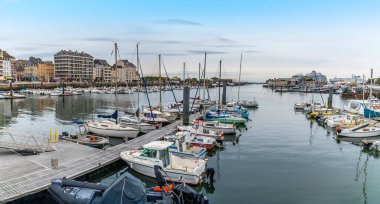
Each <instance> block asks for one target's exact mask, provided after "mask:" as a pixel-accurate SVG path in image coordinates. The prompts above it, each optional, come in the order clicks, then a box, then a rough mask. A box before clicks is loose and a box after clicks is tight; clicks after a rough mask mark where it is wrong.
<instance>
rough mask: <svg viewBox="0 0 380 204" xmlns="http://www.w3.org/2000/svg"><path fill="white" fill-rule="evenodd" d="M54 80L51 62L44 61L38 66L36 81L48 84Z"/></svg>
mask: <svg viewBox="0 0 380 204" xmlns="http://www.w3.org/2000/svg"><path fill="white" fill-rule="evenodd" d="M53 78H54V64H53V62H51V61H45V62H41V63H39V64H38V79H39V80H40V81H47V82H49V81H50V80H51V79H53Z"/></svg>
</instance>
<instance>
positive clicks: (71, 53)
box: [54, 50, 93, 58]
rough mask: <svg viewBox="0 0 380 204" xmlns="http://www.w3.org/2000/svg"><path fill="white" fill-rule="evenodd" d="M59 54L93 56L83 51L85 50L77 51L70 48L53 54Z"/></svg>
mask: <svg viewBox="0 0 380 204" xmlns="http://www.w3.org/2000/svg"><path fill="white" fill-rule="evenodd" d="M60 55H73V56H81V57H90V58H93V57H92V56H91V55H89V54H87V53H85V52H78V51H75V52H73V51H71V50H68V51H67V50H61V51H59V52H58V53H56V54H55V55H54V57H55V56H60Z"/></svg>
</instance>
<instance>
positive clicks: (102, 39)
mask: <svg viewBox="0 0 380 204" xmlns="http://www.w3.org/2000/svg"><path fill="white" fill-rule="evenodd" d="M83 40H85V41H90V42H112V41H115V40H117V39H114V38H109V37H94V38H85V39H83Z"/></svg>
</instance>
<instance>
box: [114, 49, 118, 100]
mask: <svg viewBox="0 0 380 204" xmlns="http://www.w3.org/2000/svg"><path fill="white" fill-rule="evenodd" d="M115 70H116V84H115V89H116V90H115V94H117V81H118V76H117V72H118V70H117V43H115Z"/></svg>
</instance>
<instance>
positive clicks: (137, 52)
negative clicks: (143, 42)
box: [136, 43, 141, 119]
mask: <svg viewBox="0 0 380 204" xmlns="http://www.w3.org/2000/svg"><path fill="white" fill-rule="evenodd" d="M136 56H137V57H136V58H137V59H136V68H137V74H138V75H139V81H138V85H137V87H138V91H137V118H138V119H140V82H141V81H140V69H139V66H140V59H139V44H138V43H137V44H136Z"/></svg>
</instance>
